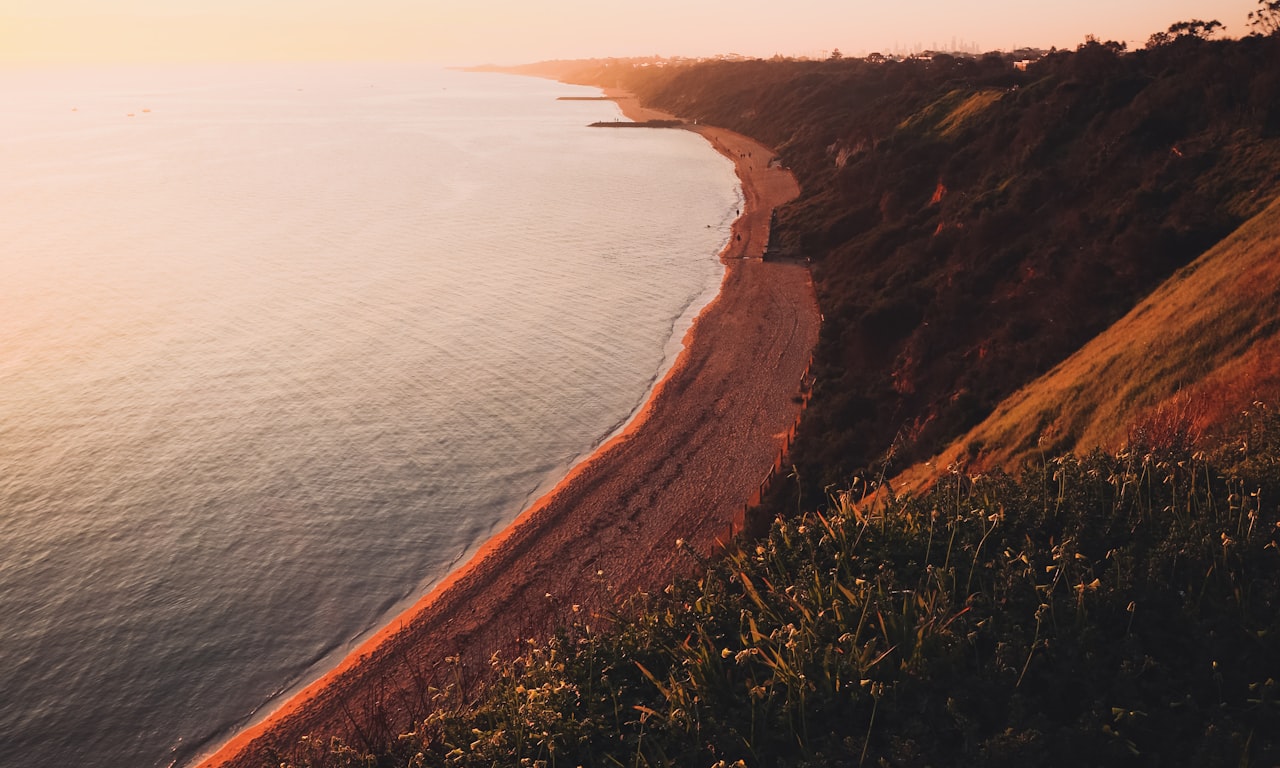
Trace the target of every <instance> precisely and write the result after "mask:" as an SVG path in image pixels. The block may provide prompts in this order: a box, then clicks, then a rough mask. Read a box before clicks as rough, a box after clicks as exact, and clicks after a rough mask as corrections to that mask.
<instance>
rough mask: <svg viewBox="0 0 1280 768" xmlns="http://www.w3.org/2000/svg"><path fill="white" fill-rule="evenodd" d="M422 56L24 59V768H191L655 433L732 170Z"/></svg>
mask: <svg viewBox="0 0 1280 768" xmlns="http://www.w3.org/2000/svg"><path fill="white" fill-rule="evenodd" d="M595 94H596V92H595V91H593V90H592V89H586V88H578V87H572V86H566V85H562V84H558V83H553V82H549V81H542V80H537V79H531V78H519V77H513V76H507V75H498V74H480V73H466V72H455V71H446V70H439V69H432V68H425V67H412V66H406V65H359V66H357V65H323V66H321V65H306V66H304V65H283V64H281V65H261V66H248V65H246V66H237V67H195V66H188V67H179V68H169V69H158V68H150V69H149V68H143V67H135V68H129V67H118V68H110V69H97V70H92V71H90V70H59V71H51V70H44V71H34V70H26V71H8V72H0V99H3V103H4V105H5V108H4V110H3V114H2V115H0V166H2V167H3V168H4V169H5V173H4V174H3V175H0V206H2V207H0V210H3V214H0V243H3V244H4V245H3V247H2V248H0V301H2V306H3V308H4V311H3V312H2V313H0V616H3V617H4V621H3V623H0V692H3V694H2V695H0V766H2V767H3V768H8V767H9V766H14V767H15V768H16V766H33V765H41V766H57V765H66V766H70V765H74V766H77V767H78V768H119V766H133V767H139V768H147V767H150V766H159V767H161V768H163V767H165V766H174V765H177V766H182V765H188V764H190V763H191V762H192V761H193V760H194V759H196V757H197V756H199V755H200V754H202V753H204V752H206V751H208V750H210V749H211V748H214V747H216V746H217V745H218V744H219V743H220V741H222V740H224V739H226V738H228V737H229V736H231V735H232V734H233V733H234V731H235V730H236V729H237V728H239V727H240V726H242V725H244V724H245V723H247V722H248V721H249V720H251V719H252V718H254V717H255V716H260V715H261V714H263V713H264V712H266V711H267V710H269V709H270V708H271V707H272V706H273V704H276V703H279V702H280V701H281V698H282V697H283V696H284V695H286V694H287V692H290V691H292V690H295V689H296V688H297V687H299V686H300V685H302V684H304V683H306V682H308V681H310V680H312V679H314V678H316V677H317V676H319V674H321V673H322V672H323V671H324V670H325V669H327V668H329V667H331V666H332V665H333V664H335V663H336V662H337V661H338V660H339V659H340V658H341V656H342V655H343V653H344V652H345V651H346V650H348V649H350V648H352V647H353V646H354V645H355V644H356V643H358V642H359V641H360V640H361V639H362V638H363V637H365V636H367V635H368V634H369V633H370V632H371V631H373V630H374V629H376V628H378V627H379V626H381V625H382V624H383V623H385V622H386V621H388V620H390V618H391V617H392V616H394V615H395V614H396V613H397V612H399V611H400V610H401V609H403V608H405V607H407V606H408V605H410V604H411V603H412V602H413V601H414V600H416V599H417V598H418V597H419V596H421V595H422V594H424V593H425V592H426V591H428V590H429V589H430V587H431V586H432V585H433V584H434V583H436V582H437V581H438V580H440V579H441V578H442V577H443V576H444V575H446V574H447V573H448V572H449V571H450V570H451V569H453V568H454V567H456V566H458V565H459V564H461V563H462V562H464V561H465V560H466V558H467V557H468V555H469V554H470V553H472V552H474V551H475V550H476V549H477V548H478V547H479V546H480V545H481V544H482V543H483V542H484V541H485V540H486V539H487V538H488V537H489V536H490V535H492V534H493V533H495V532H496V531H498V530H500V529H501V528H502V527H503V526H505V525H506V524H507V523H509V522H510V521H511V520H512V519H514V518H515V517H516V515H517V514H518V513H519V512H520V510H521V509H523V508H524V507H526V506H527V505H528V504H530V503H531V502H532V501H534V500H535V499H536V498H537V497H538V496H540V495H541V494H542V493H543V492H545V491H546V490H549V489H550V488H551V487H553V486H554V485H555V483H556V482H557V481H558V480H559V479H560V478H561V477H562V476H563V475H564V473H565V472H566V471H567V470H568V468H569V467H571V466H572V465H573V464H574V463H575V462H576V461H578V460H580V459H581V458H583V457H585V456H586V455H588V454H589V453H590V452H591V451H592V450H593V448H594V447H596V446H598V445H599V444H600V443H601V442H603V441H604V440H605V439H606V438H607V437H608V436H609V435H611V434H612V433H614V432H615V431H616V430H618V429H619V428H620V427H622V426H623V425H624V424H625V423H626V421H627V420H628V418H629V417H630V416H631V415H632V414H633V413H634V412H635V411H636V410H637V409H638V407H639V406H640V405H641V404H642V402H643V401H644V399H645V397H646V395H647V393H648V392H649V390H650V388H651V387H652V386H653V384H654V383H655V381H656V380H657V379H658V378H659V377H660V376H661V375H662V373H663V372H664V371H665V368H666V366H668V365H670V363H671V361H672V360H673V359H674V356H675V354H676V353H677V352H678V351H679V348H680V339H681V338H682V336H683V334H684V331H685V329H686V328H687V327H688V325H689V323H690V322H691V320H692V318H693V316H694V315H695V314H696V313H697V311H698V310H699V309H700V308H701V307H702V306H704V305H705V303H706V302H707V301H708V300H710V298H711V297H712V296H714V293H715V290H716V289H717V287H718V285H719V281H720V279H721V277H722V275H723V267H722V266H721V264H720V263H719V261H718V259H717V254H718V253H719V251H720V249H721V248H722V247H723V246H724V244H725V243H726V242H727V239H728V237H729V225H730V223H731V221H732V220H733V218H734V216H735V212H736V210H737V209H738V208H739V207H740V205H741V191H740V188H739V186H738V183H737V180H736V178H735V176H734V173H733V168H732V165H731V164H730V163H729V161H727V160H726V159H724V158H722V157H721V156H719V155H718V154H717V153H716V152H714V151H713V150H712V149H711V147H710V146H709V145H708V144H707V143H706V142H705V141H704V140H703V139H701V138H700V137H698V136H696V135H694V134H692V133H688V132H684V131H661V130H652V131H651V130H624V131H618V130H599V129H591V128H588V127H586V126H587V124H588V123H591V122H593V121H596V120H610V119H614V118H615V117H617V116H618V115H619V112H618V110H617V107H616V106H615V105H614V104H612V103H610V102H603V101H557V97H558V96H575V95H576V96H583V95H587V96H590V95H595Z"/></svg>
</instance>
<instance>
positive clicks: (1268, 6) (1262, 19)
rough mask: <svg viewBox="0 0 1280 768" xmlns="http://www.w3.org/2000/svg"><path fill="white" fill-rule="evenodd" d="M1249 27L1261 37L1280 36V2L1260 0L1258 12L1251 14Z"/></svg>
mask: <svg viewBox="0 0 1280 768" xmlns="http://www.w3.org/2000/svg"><path fill="white" fill-rule="evenodd" d="M1249 26H1251V27H1253V28H1254V29H1256V30H1257V31H1258V34H1261V35H1280V0H1258V10H1256V11H1251V12H1250V13H1249Z"/></svg>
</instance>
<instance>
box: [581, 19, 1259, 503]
mask: <svg viewBox="0 0 1280 768" xmlns="http://www.w3.org/2000/svg"><path fill="white" fill-rule="evenodd" d="M592 78H595V79H596V80H605V79H607V80H610V81H611V83H619V82H620V83H622V84H623V85H625V86H627V87H629V88H630V89H631V90H633V91H634V92H635V93H637V94H638V95H639V96H640V97H641V99H642V100H644V101H646V102H647V103H650V104H652V105H653V106H657V107H661V108H663V109H665V110H668V111H671V112H674V113H676V114H679V115H681V116H682V117H686V118H694V119H698V120H701V121H706V122H711V123H714V124H717V125H723V126H726V127H729V128H732V129H734V130H738V131H741V132H743V133H746V134H748V135H751V136H753V137H756V138H758V139H760V140H761V141H763V142H765V143H767V144H769V145H771V146H773V147H775V148H777V150H778V152H779V154H780V158H781V161H782V162H783V163H785V164H787V165H788V166H790V167H791V168H792V169H794V171H795V173H796V175H797V177H798V178H799V179H800V182H801V185H802V187H803V190H804V191H803V194H802V196H801V198H800V199H799V200H797V201H796V202H795V203H793V204H792V205H790V206H788V207H787V208H785V209H783V210H782V211H780V212H779V214H778V221H777V227H776V228H775V240H774V244H773V248H772V250H773V251H774V252H775V253H781V254H784V255H792V256H797V257H802V258H807V259H810V260H811V261H812V263H813V273H814V277H815V280H816V283H817V286H818V292H819V300H820V303H821V306H822V310H823V312H824V315H825V323H824V327H823V336H822V341H821V343H820V346H819V352H818V361H817V368H816V371H817V386H816V388H815V397H814V400H813V406H812V408H811V409H810V411H809V414H808V415H807V417H806V423H805V425H804V428H803V430H802V435H801V439H800V444H799V447H798V450H797V454H796V456H797V459H798V460H799V462H800V464H801V466H802V472H801V475H802V476H804V477H808V478H810V479H811V480H812V481H813V485H812V486H811V489H818V488H821V487H822V486H823V485H825V484H827V483H832V482H840V481H841V480H843V479H846V478H847V477H848V475H849V473H851V472H854V471H857V470H859V469H862V468H865V467H867V466H868V465H873V464H878V463H879V462H880V461H882V460H883V458H884V457H885V456H886V455H888V454H890V453H892V454H893V455H894V456H895V460H896V461H897V462H898V463H899V464H901V463H905V462H909V461H912V460H916V459H920V458H923V457H927V456H928V455H931V454H932V453H933V452H934V451H936V450H937V449H939V448H940V447H941V446H942V445H943V444H944V443H946V442H947V441H949V440H951V439H953V438H955V437H956V436H957V435H959V434H962V433H963V431H964V430H966V429H968V428H969V427H971V426H973V425H974V424H975V423H977V422H978V421H979V420H981V419H982V418H984V417H985V416H986V415H988V414H989V413H990V412H991V411H992V410H993V409H994V408H995V406H996V405H997V404H998V403H999V402H1000V401H1001V400H1003V399H1004V398H1005V397H1007V396H1008V395H1009V394H1010V393H1012V392H1013V391H1015V390H1016V389H1017V388H1018V387H1020V386H1022V385H1023V384H1025V383H1026V382H1028V381H1030V380H1031V379H1033V378H1034V377H1036V376H1037V375H1039V374H1041V373H1043V372H1045V371H1047V370H1048V369H1049V368H1050V367H1052V366H1053V365H1055V364H1056V363H1058V362H1060V361H1061V360H1063V359H1064V358H1065V357H1067V356H1068V355H1069V354H1071V353H1072V352H1074V351H1075V350H1076V349H1078V348H1080V347H1081V346H1082V345H1083V344H1084V343H1086V342H1087V341H1088V340H1090V339H1091V338H1093V337H1094V336H1096V335H1097V334H1098V333H1100V332H1101V331H1103V330H1104V329H1106V328H1107V327H1108V326H1110V325H1111V324H1112V323H1113V322H1115V321H1116V320H1117V319H1119V318H1120V317H1121V316H1123V315H1124V313H1125V312H1127V311H1128V310H1130V309H1131V308H1132V307H1133V306H1134V305H1135V304H1136V303H1137V302H1138V301H1139V300H1140V299H1141V298H1142V297H1144V296H1146V295H1147V294H1148V293H1150V292H1151V291H1152V290H1153V289H1154V288H1155V287H1156V286H1158V285H1160V284H1161V282H1162V281H1163V280H1165V279H1166V278H1167V277H1169V276H1170V275H1171V274H1172V273H1173V272H1174V271H1175V270H1176V269H1177V268H1178V267H1180V266H1183V265H1185V264H1187V263H1189V262H1190V261H1191V260H1192V259H1194V258H1195V257H1197V256H1199V255H1200V254H1201V253H1203V252H1205V251H1206V250H1207V249H1208V248H1210V247H1212V246H1213V245H1214V244H1215V243H1217V242H1218V241H1220V240H1221V239H1222V238H1223V237H1225V236H1227V235H1228V234H1229V233H1231V232H1232V231H1233V230H1235V229H1236V228H1237V227H1238V226H1239V225H1240V224H1241V223H1243V222H1244V221H1245V220H1247V219H1248V218H1249V217H1250V216H1252V215H1254V214H1256V213H1257V212H1258V211H1260V210H1261V209H1262V208H1263V207H1264V206H1265V205H1266V204H1267V203H1268V202H1269V201H1270V200H1271V199H1272V198H1274V197H1275V195H1276V193H1277V191H1280V106H1277V105H1280V40H1278V39H1276V38H1247V39H1244V40H1239V41H1222V42H1205V41H1200V40H1183V41H1179V42H1176V43H1174V44H1171V45H1165V46H1160V47H1158V48H1156V49H1152V50H1143V51H1137V52H1132V53H1125V52H1122V51H1120V50H1118V49H1117V47H1116V46H1113V45H1110V44H1098V43H1090V44H1087V45H1084V46H1082V47H1081V48H1080V49H1079V50H1078V51H1075V52H1070V53H1066V52H1063V53H1053V54H1050V55H1048V56H1046V57H1045V58H1043V59H1041V60H1040V61H1038V62H1036V63H1033V64H1031V65H1030V66H1029V67H1028V68H1027V69H1026V71H1020V70H1018V69H1016V68H1015V67H1014V66H1013V65H1012V63H1011V62H1009V61H1005V60H1003V59H1000V58H995V57H992V58H988V59H981V60H965V59H952V58H950V57H941V58H940V59H939V60H935V61H933V62H928V63H926V62H899V63H877V64H873V63H868V62H865V61H860V60H841V61H827V62H790V61H748V62H708V63H701V64H696V65H686V66H676V67H665V68H654V67H645V68H639V67H632V66H629V65H628V66H623V67H618V66H614V67H609V66H604V65H599V66H597V67H596V69H595V70H592V71H590V72H581V73H579V77H578V78H577V79H579V80H580V81H584V80H585V81H589V80H591V79H592Z"/></svg>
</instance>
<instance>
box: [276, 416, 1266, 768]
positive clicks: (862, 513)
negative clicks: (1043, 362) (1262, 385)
mask: <svg viewBox="0 0 1280 768" xmlns="http://www.w3.org/2000/svg"><path fill="white" fill-rule="evenodd" d="M1237 429H1238V431H1237V432H1236V433H1235V434H1234V436H1233V437H1232V439H1231V440H1229V441H1227V442H1226V443H1224V444H1223V445H1222V446H1221V448H1220V449H1219V450H1217V451H1216V452H1214V453H1213V455H1212V456H1211V457H1210V458H1209V459H1204V458H1200V457H1193V456H1191V455H1190V454H1187V453H1182V452H1178V451H1176V450H1158V451H1154V452H1151V453H1147V454H1138V453H1135V452H1126V453H1121V454H1116V455H1106V454H1102V453H1094V454H1091V455H1090V456H1088V457H1085V458H1075V457H1071V456H1064V457H1060V458H1057V459H1054V460H1052V461H1043V462H1042V463H1040V464H1039V465H1036V466H1032V467H1030V468H1028V470H1027V471H1026V472H1025V473H1024V474H1023V475H1022V476H1021V478H1018V479H1015V478H1013V477H1010V476H1008V475H1004V474H999V473H997V474H993V475H990V476H986V477H976V478H971V477H967V476H964V475H960V474H950V475H948V476H947V477H946V478H945V479H944V481H943V482H942V483H940V484H939V485H937V486H936V487H935V488H934V489H933V491H932V492H931V493H929V494H928V495H925V496H922V497H919V498H901V497H900V498H888V499H886V500H882V501H880V502H878V503H871V504H869V505H868V504H865V503H864V504H859V503H858V502H859V500H860V497H861V496H862V494H863V492H864V491H866V490H874V489H864V488H856V489H853V491H851V492H847V493H842V494H838V495H837V496H836V497H835V498H833V499H832V500H831V504H830V505H829V509H828V511H827V513H826V514H825V515H824V514H819V513H816V512H812V513H808V514H805V515H801V516H798V517H795V518H793V519H788V520H782V519H780V520H778V521H776V522H775V523H774V525H773V527H772V528H771V529H770V531H769V533H768V535H767V536H766V537H765V538H764V539H762V540H760V541H759V542H754V543H751V544H748V545H746V546H745V547H743V548H740V549H737V550H735V551H733V552H731V553H730V554H729V555H728V556H727V557H725V558H723V559H721V560H717V561H716V562H714V563H704V564H703V568H702V573H703V575H702V576H701V577H700V578H698V579H696V580H690V581H685V582H681V583H678V584H676V585H674V586H672V587H671V588H669V589H668V590H667V591H666V592H665V593H663V594H659V595H655V596H653V597H646V596H640V597H638V598H636V602H635V604H634V605H632V606H631V607H630V609H629V610H633V611H635V613H634V614H632V613H630V612H629V611H624V612H623V615H624V617H625V616H634V618H623V619H621V620H619V621H618V622H617V623H616V625H614V626H612V627H611V628H610V629H608V630H605V631H603V632H602V631H600V630H599V629H597V628H593V627H592V626H591V624H592V623H597V622H599V621H600V618H599V617H595V618H592V619H590V620H587V621H584V622H583V623H580V624H578V625H576V626H573V627H570V628H568V629H566V630H565V631H564V632H563V633H561V634H560V635H559V636H558V637H557V638H556V639H554V640H552V641H551V642H549V643H541V642H539V643H533V642H532V641H531V644H530V647H529V650H528V651H527V652H526V653H525V654H524V655H522V656H521V657H520V658H518V659H513V660H504V659H500V658H495V659H494V660H493V666H494V671H495V678H496V682H495V683H493V684H492V685H491V687H490V688H489V689H488V691H487V692H486V695H485V696H484V697H483V699H481V700H480V702H479V703H478V704H477V705H474V706H472V705H469V704H468V703H467V701H468V698H467V697H466V696H464V695H462V694H463V693H464V692H463V691H461V690H460V689H458V688H446V689H444V690H431V691H425V692H424V695H430V696H433V697H434V698H435V701H436V703H437V705H438V707H439V708H438V709H437V710H436V712H435V713H434V714H432V715H430V716H428V717H426V718H424V719H423V721H422V722H421V724H420V725H419V727H417V728H416V729H415V730H414V731H413V732H411V733H407V734H402V735H399V736H398V737H395V736H393V737H391V738H389V739H386V740H376V739H375V740H370V741H369V742H368V743H361V742H360V741H359V739H357V740H356V741H355V742H354V743H345V744H344V743H340V742H334V741H331V740H327V739H324V740H317V741H314V742H310V743H304V744H302V745H299V748H298V750H296V751H295V752H294V753H293V754H288V755H275V756H272V758H271V761H270V764H271V765H272V766H285V767H286V768H295V767H297V768H300V767H301V766H311V767H315V766H427V765H431V766H457V767H462V766H476V767H480V766H484V767H485V768H489V767H490V766H618V765H625V766H637V767H638V766H705V767H707V768H715V767H717V766H718V767H720V768H724V767H725V766H730V765H750V766H797V767H798V766H852V765H879V766H920V765H933V766H1010V767H1011V768H1015V767H1016V768H1023V767H1024V766H1028V765H1034V766H1069V767H1071V768H1075V766H1079V765H1115V766H1147V765H1149V766H1164V765H1196V766H1241V765H1273V764H1275V761H1276V760H1277V759H1280V683H1278V682H1277V681H1278V680H1280V610H1277V608H1278V606H1277V600H1280V549H1278V547H1280V510H1278V508H1277V505H1276V503H1275V501H1274V499H1275V498H1277V494H1280V418H1278V417H1277V414H1276V413H1275V412H1273V411H1270V410H1267V409H1254V410H1252V411H1251V412H1250V413H1249V414H1248V415H1247V417H1246V418H1245V419H1244V420H1243V421H1241V422H1240V423H1239V424H1238V425H1237Z"/></svg>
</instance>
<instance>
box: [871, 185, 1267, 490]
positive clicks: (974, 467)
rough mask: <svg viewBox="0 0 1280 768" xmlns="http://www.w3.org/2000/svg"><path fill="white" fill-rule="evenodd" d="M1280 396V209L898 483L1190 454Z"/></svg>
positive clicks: (1260, 216)
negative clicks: (1160, 450) (1097, 456)
mask: <svg viewBox="0 0 1280 768" xmlns="http://www.w3.org/2000/svg"><path fill="white" fill-rule="evenodd" d="M1276 392H1280V201H1277V202H1274V203H1272V204H1271V205H1270V206H1269V207H1268V208H1267V209H1265V210H1264V211H1263V212H1262V213H1260V214H1258V215H1257V216H1255V217H1254V218H1253V219H1251V220H1250V221H1249V222H1248V223H1246V224H1245V225H1244V226H1243V227H1241V228H1240V229H1238V230H1236V231H1235V232H1234V233H1232V234H1231V235H1230V236H1229V237H1228V238H1227V239H1225V240H1223V241H1222V242H1221V243H1219V244H1218V245H1217V246H1215V247H1214V248H1212V249H1211V250H1210V251H1209V252H1208V253H1206V254H1204V255H1203V256H1201V257H1200V258H1198V259H1196V260H1195V261H1194V262H1192V263H1191V264H1190V265H1188V266H1186V267H1183V268H1182V269H1181V270H1179V271H1178V272H1177V273H1175V274H1174V276H1173V277H1171V278H1170V279H1169V280H1167V281H1165V283H1164V284H1162V285H1161V286H1160V287H1159V288H1157V289H1156V290H1155V291H1154V292H1153V293H1151V294H1150V295H1149V296H1147V297H1146V298H1145V299H1143V300H1142V302H1140V303H1139V304H1138V306H1137V307H1135V308H1134V309H1133V310H1132V311H1130V312H1129V313H1128V314H1127V315H1125V316H1124V317H1123V318H1121V319H1120V321H1118V322H1117V323H1116V324H1115V325H1112V326H1111V327H1110V328H1108V329H1107V330H1106V331H1104V332H1103V333H1102V334H1100V335H1099V336H1098V337H1097V338H1095V339H1093V340H1092V341H1090V342H1089V343H1088V344H1086V345H1085V346H1084V348H1082V349H1081V350H1079V351H1078V352H1076V353H1075V354H1073V355H1072V356H1071V357H1069V358H1067V360H1065V361H1064V362H1062V363H1061V364H1059V365H1057V366H1055V367H1054V368H1053V370H1051V371H1049V373H1047V374H1045V375H1044V376H1042V377H1040V378H1039V379H1037V380H1035V381H1034V382H1032V383H1031V384H1029V385H1028V386H1026V387H1024V388H1023V389H1021V390H1019V391H1018V392H1016V393H1015V394H1014V395H1012V396H1011V397H1009V398H1008V399H1007V400H1005V401H1004V402H1003V403H1001V404H1000V406H999V407H998V408H996V410H995V412H994V413H992V414H991V415H990V416H989V417H987V418H986V419H984V420H983V421H982V423H980V424H979V425H978V426H976V427H974V428H973V429H971V430H969V432H968V433H967V434H965V435H963V436H962V437H961V438H960V439H958V440H956V441H955V442H954V443H953V444H952V445H951V446H950V447H949V448H948V449H947V450H945V451H944V452H943V453H942V454H941V455H940V456H938V457H936V458H935V459H934V460H933V461H932V462H930V463H929V464H928V465H927V466H926V465H919V466H917V467H915V468H912V469H911V470H908V471H907V472H906V473H905V474H904V476H903V477H901V478H899V480H898V481H897V482H896V485H899V486H916V485H918V484H920V483H927V482H929V481H931V480H932V479H934V478H936V477H938V476H939V475H940V474H941V473H945V472H946V471H947V468H948V467H953V466H961V467H965V468H966V469H967V470H968V471H970V472H978V471H985V470H988V469H992V468H1003V469H1007V470H1014V469H1017V468H1018V467H1020V466H1021V465H1022V464H1024V463H1026V462H1027V461H1028V460H1030V459H1032V458H1034V457H1035V456H1038V455H1041V454H1044V453H1048V454H1049V455H1057V454H1059V453H1062V452H1087V451H1089V450H1092V449H1093V448H1098V447H1101V448H1106V449H1111V450H1117V449H1120V448H1122V447H1137V448H1141V447H1142V446H1144V445H1150V444H1153V443H1154V444H1160V445H1168V444H1170V443H1175V444H1178V445H1182V446H1186V447H1190V446H1192V445H1195V444H1196V443H1197V442H1198V441H1199V440H1200V439H1202V438H1203V437H1204V436H1205V435H1206V434H1208V435H1210V437H1212V433H1213V432H1214V431H1215V429H1216V428H1217V427H1218V426H1219V425H1222V424H1224V423H1229V422H1230V421H1231V419H1232V418H1233V417H1234V416H1235V414H1237V413H1239V412H1240V411H1242V410H1244V409H1246V408H1247V407H1248V406H1249V405H1250V404H1251V403H1252V402H1253V401H1254V400H1255V399H1256V398H1258V397H1265V396H1267V395H1268V394H1271V395H1274V393H1276Z"/></svg>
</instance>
